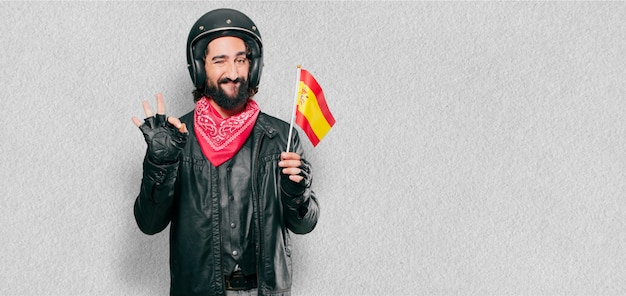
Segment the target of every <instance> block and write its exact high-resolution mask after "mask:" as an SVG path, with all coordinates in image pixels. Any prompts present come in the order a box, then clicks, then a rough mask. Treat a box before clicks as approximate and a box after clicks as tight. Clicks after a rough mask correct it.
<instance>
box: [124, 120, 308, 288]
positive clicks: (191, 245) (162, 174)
mask: <svg viewBox="0 0 626 296" xmlns="http://www.w3.org/2000/svg"><path fill="white" fill-rule="evenodd" d="M181 121H182V122H184V123H185V124H186V125H187V127H188V129H189V131H190V133H189V139H188V141H187V144H186V145H185V147H184V149H183V150H182V152H181V156H180V158H179V161H178V163H175V164H171V165H155V164H153V163H151V162H150V161H148V160H147V159H146V160H144V172H143V179H142V183H141V191H140V194H139V196H138V197H137V199H136V201H135V220H136V221H137V225H138V226H139V228H140V229H141V231H142V232H144V233H146V234H155V233H158V232H160V231H162V230H163V229H165V228H166V227H167V225H168V223H171V225H170V275H171V289H170V294H171V295H223V294H224V277H223V273H222V266H221V265H222V252H221V248H222V244H221V241H220V224H219V223H220V213H219V209H220V206H219V205H220V196H219V190H218V188H217V186H212V185H213V184H214V183H216V180H217V177H218V176H217V170H216V169H215V168H214V167H213V166H212V165H211V163H210V162H209V161H208V160H207V159H206V158H205V156H204V155H203V154H202V151H201V149H200V146H199V144H198V142H197V140H196V138H195V134H194V132H193V112H190V113H188V114H186V115H185V116H183V117H181ZM288 135H289V125H288V124H287V123H286V122H284V121H282V120H279V119H277V118H274V117H271V116H269V115H267V114H265V113H262V112H261V113H260V114H259V116H258V118H257V122H256V124H255V126H254V130H253V132H252V134H251V135H250V137H253V138H252V147H253V150H252V151H253V156H252V159H251V161H252V166H251V167H253V174H252V191H253V192H252V196H253V197H252V198H253V201H252V204H253V219H252V220H253V222H252V223H253V227H255V230H256V231H255V233H257V234H258V235H257V237H256V238H255V240H256V242H255V245H256V257H257V260H256V262H257V276H258V279H259V290H258V291H259V295H290V290H291V243H290V237H289V231H291V232H293V233H297V234H304V233H308V232H310V231H312V230H313V228H315V225H316V224H317V219H318V215H319V207H318V202H317V198H316V197H315V194H314V192H313V191H312V190H311V189H310V188H306V190H305V191H304V193H303V194H302V195H301V196H289V195H288V194H286V193H285V192H284V191H283V190H281V188H280V178H281V173H280V172H281V169H280V167H278V162H279V160H280V153H281V151H284V150H285V148H286V146H287V137H288ZM292 145H293V149H294V150H293V151H295V152H296V153H298V154H300V155H301V156H302V152H303V151H302V147H301V146H300V142H299V138H298V135H297V133H296V132H294V136H293V141H292Z"/></svg>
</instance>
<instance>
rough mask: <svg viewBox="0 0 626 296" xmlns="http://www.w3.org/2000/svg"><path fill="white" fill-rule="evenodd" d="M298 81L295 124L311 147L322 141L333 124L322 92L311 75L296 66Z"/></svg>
mask: <svg viewBox="0 0 626 296" xmlns="http://www.w3.org/2000/svg"><path fill="white" fill-rule="evenodd" d="M298 70H299V74H300V75H299V76H300V79H299V81H298V86H297V92H296V96H297V97H296V100H297V102H296V123H297V124H298V125H299V126H300V127H301V128H302V130H303V131H304V133H305V134H306V135H307V137H309V140H311V143H312V144H313V147H315V146H317V144H318V143H319V142H320V141H321V140H322V138H323V137H324V136H325V135H326V134H327V133H328V131H330V128H332V127H333V125H334V124H335V118H334V117H333V115H332V114H331V113H330V109H328V105H326V99H325V98H324V92H322V88H321V87H320V85H319V84H318V83H317V81H316V80H315V78H313V75H311V73H309V72H308V71H307V70H304V69H301V68H300V67H299V66H298Z"/></svg>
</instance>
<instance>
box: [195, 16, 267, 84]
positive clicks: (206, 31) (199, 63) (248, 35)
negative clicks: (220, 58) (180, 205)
mask: <svg viewBox="0 0 626 296" xmlns="http://www.w3.org/2000/svg"><path fill="white" fill-rule="evenodd" d="M223 36H234V37H238V38H241V39H242V40H243V41H244V42H245V43H246V46H247V48H248V50H249V56H248V59H249V60H250V71H249V77H248V83H249V87H250V88H252V89H256V88H257V87H258V85H259V81H260V80H261V68H262V67H263V42H262V41H261V34H260V33H259V30H258V29H257V27H256V25H255V24H254V22H252V20H251V19H250V18H249V17H248V16H246V15H245V14H243V13H241V12H239V11H237V10H234V9H228V8H221V9H216V10H212V11H209V12H207V13H206V14H204V15H203V16H202V17H200V18H199V19H198V20H197V21H196V23H195V24H194V25H193V27H192V28H191V31H190V32H189V37H188V38H187V68H188V69H189V75H191V80H192V81H193V84H194V85H195V86H196V88H202V87H204V86H205V84H206V79H207V78H206V72H205V71H204V55H205V53H206V48H207V45H208V44H209V42H211V40H213V39H215V38H218V37H223Z"/></svg>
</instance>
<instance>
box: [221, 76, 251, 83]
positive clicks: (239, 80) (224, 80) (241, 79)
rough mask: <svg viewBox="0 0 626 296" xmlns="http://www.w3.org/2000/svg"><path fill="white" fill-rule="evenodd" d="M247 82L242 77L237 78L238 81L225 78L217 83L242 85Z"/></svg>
mask: <svg viewBox="0 0 626 296" xmlns="http://www.w3.org/2000/svg"><path fill="white" fill-rule="evenodd" d="M245 81H246V80H245V79H243V78H242V77H237V79H235V80H232V79H230V78H227V77H224V78H222V79H220V80H219V81H218V82H217V83H219V84H223V83H229V82H233V83H241V82H245Z"/></svg>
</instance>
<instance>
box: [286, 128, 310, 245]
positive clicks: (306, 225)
mask: <svg viewBox="0 0 626 296" xmlns="http://www.w3.org/2000/svg"><path fill="white" fill-rule="evenodd" d="M292 142H293V147H294V151H295V152H296V153H298V154H299V155H300V156H301V157H302V158H303V159H304V151H303V149H302V146H301V145H300V139H299V137H298V134H297V133H295V134H294V137H293V141H292ZM312 175H313V174H312V172H311V176H312ZM280 191H281V194H282V203H283V209H284V214H283V215H284V219H285V223H286V224H287V227H288V228H289V229H290V230H291V231H293V232H294V233H297V234H305V233H309V232H311V231H313V229H314V228H315V225H317V219H318V216H319V203H318V201H317V197H316V196H315V193H314V192H313V190H312V189H311V182H309V184H308V185H307V186H306V187H305V188H304V190H303V192H302V194H299V195H291V194H289V193H287V192H285V190H283V189H282V187H281V190H280Z"/></svg>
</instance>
